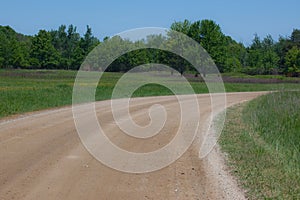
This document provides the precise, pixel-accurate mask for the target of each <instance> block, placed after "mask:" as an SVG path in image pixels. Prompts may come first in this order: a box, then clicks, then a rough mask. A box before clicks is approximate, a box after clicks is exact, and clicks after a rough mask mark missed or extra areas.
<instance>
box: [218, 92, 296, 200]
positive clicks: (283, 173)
mask: <svg viewBox="0 0 300 200" xmlns="http://www.w3.org/2000/svg"><path fill="white" fill-rule="evenodd" d="M219 143H220V145H221V147H222V149H223V151H225V152H226V154H227V155H228V162H229V166H230V168H231V171H232V173H233V174H234V175H235V176H237V177H239V180H240V183H241V185H242V186H243V188H244V189H245V191H246V194H247V197H248V198H249V199H300V92H299V91H293V92H287V91H285V92H276V93H271V94H268V95H265V96H262V97H259V98H257V99H255V100H253V101H251V102H249V103H247V104H242V105H238V106H236V107H234V108H231V109H229V110H228V112H227V117H226V123H225V127H224V129H223V133H222V134H221V137H220V140H219Z"/></svg>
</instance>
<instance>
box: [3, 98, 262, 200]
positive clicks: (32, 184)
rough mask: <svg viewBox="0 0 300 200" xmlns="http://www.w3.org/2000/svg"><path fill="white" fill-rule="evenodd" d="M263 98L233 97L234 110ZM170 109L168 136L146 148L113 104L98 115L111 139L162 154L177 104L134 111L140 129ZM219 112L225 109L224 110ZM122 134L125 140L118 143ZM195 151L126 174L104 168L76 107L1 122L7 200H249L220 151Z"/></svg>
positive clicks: (140, 102) (141, 101) (205, 112)
mask: <svg viewBox="0 0 300 200" xmlns="http://www.w3.org/2000/svg"><path fill="white" fill-rule="evenodd" d="M261 94H263V93H260V92H255V93H230V94H228V95H227V106H231V105H233V104H237V103H240V102H243V101H246V100H250V99H253V98H255V97H257V96H259V95H261ZM197 98H198V101H199V105H200V107H201V117H200V118H201V122H203V123H200V129H199V130H200V131H199V133H198V134H201V132H203V131H205V130H206V129H207V125H206V124H205V123H204V122H205V120H206V119H208V118H209V117H210V115H211V104H210V98H209V96H208V95H198V97H197ZM158 103H159V104H161V105H163V106H165V108H166V111H167V114H168V116H172V117H169V118H170V119H169V118H168V119H167V121H166V123H165V127H164V128H163V130H162V132H163V133H165V134H159V135H157V136H155V137H152V138H149V139H148V140H146V141H143V142H141V140H140V139H134V138H130V137H128V136H126V135H125V134H122V131H121V130H120V129H119V128H118V127H117V126H116V124H115V123H114V120H113V116H112V113H111V110H110V102H109V101H103V102H98V103H97V104H96V110H97V116H98V119H99V121H100V124H101V125H102V128H103V129H104V130H107V132H108V133H109V134H108V135H107V136H108V137H109V138H110V139H111V140H112V142H113V143H115V144H116V145H118V146H119V147H121V148H123V149H126V150H129V151H133V152H148V151H153V150H155V149H159V148H161V147H163V146H164V145H166V144H167V143H168V142H170V140H171V139H172V136H173V135H172V134H173V133H174V132H176V130H177V129H178V123H179V121H180V116H179V113H180V112H179V108H178V103H177V100H176V98H175V97H172V96H168V97H150V98H137V99H134V100H132V101H131V104H130V105H131V108H130V112H131V114H132V116H133V120H135V121H136V123H137V124H140V125H145V124H147V123H149V120H150V119H149V115H148V114H147V110H148V108H149V106H151V105H153V104H158ZM214 106H218V105H217V104H216V105H214ZM116 135H118V137H115V136H116ZM198 152H199V147H196V145H194V144H193V145H191V146H190V148H189V149H188V151H186V152H185V153H184V155H183V156H182V157H180V159H178V160H177V161H176V162H174V163H173V164H171V165H169V166H168V167H165V168H163V169H161V170H159V171H155V172H151V173H145V174H131V173H123V172H120V171H117V170H114V169H111V168H109V167H106V166H105V165H103V164H101V163H100V162H99V161H97V160H96V159H95V158H94V157H93V156H91V155H90V154H89V153H88V151H87V150H86V149H85V148H84V146H83V145H82V143H81V142H80V139H79V137H78V135H77V132H76V129H75V125H74V120H73V116H72V108H71V107H66V108H60V109H54V110H47V111H41V112H35V113H31V114H26V115H23V116H19V117H17V118H13V119H12V118H10V119H3V120H1V121H0V199H1V200H5V199H72V200H74V199H93V200H94V199H139V200H140V199H224V198H225V199H226V198H227V199H242V198H244V197H243V193H242V192H241V191H240V190H239V189H238V188H237V186H236V183H235V182H234V180H232V178H230V176H228V173H227V172H226V169H225V166H224V164H223V161H222V158H221V157H220V156H219V153H218V149H217V148H215V149H214V150H213V151H212V152H211V154H209V156H207V157H206V158H205V159H199V157H198Z"/></svg>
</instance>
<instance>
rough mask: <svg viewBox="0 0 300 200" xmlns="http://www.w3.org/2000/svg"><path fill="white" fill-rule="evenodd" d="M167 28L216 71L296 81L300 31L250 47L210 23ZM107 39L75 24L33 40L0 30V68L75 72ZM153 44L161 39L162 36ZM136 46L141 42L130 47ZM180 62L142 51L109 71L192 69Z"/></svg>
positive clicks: (261, 40) (44, 32)
mask: <svg viewBox="0 0 300 200" xmlns="http://www.w3.org/2000/svg"><path fill="white" fill-rule="evenodd" d="M170 29H171V30H175V31H178V32H181V33H184V34H186V35H187V36H189V37H191V38H192V39H194V40H195V41H197V42H198V43H199V44H200V45H201V46H202V47H203V48H204V49H205V50H206V51H207V52H208V53H209V54H210V56H211V57H212V59H213V60H214V62H215V64H216V66H217V67H218V69H219V71H220V72H241V73H246V74H250V75H255V74H283V75H287V76H300V30H299V29H294V30H293V31H292V33H291V34H290V36H285V37H283V36H280V37H279V39H278V41H275V40H274V39H273V38H272V37H271V35H267V36H266V37H265V38H260V37H259V36H258V35H257V34H254V38H253V40H252V43H251V44H250V45H249V46H245V45H244V44H243V43H241V42H237V41H235V40H234V39H232V38H231V37H230V36H228V35H225V34H224V33H223V32H222V29H221V27H220V25H218V24H217V23H216V22H215V21H213V20H208V19H205V20H199V21H195V22H192V21H189V20H184V21H178V22H174V23H173V24H171V26H170ZM107 39H109V38H108V37H105V38H104V39H103V40H102V41H101V40H100V39H98V38H96V37H95V36H94V35H93V33H92V29H91V27H89V26H87V28H86V32H85V33H84V34H83V35H80V34H79V33H78V32H77V29H76V26H74V25H69V26H66V25H61V26H59V27H58V29H57V30H50V31H48V30H39V31H38V33H37V34H36V35H34V36H29V35H24V34H21V33H17V32H16V31H14V30H13V29H12V28H11V27H9V26H0V68H22V69H65V70H78V69H79V67H80V66H81V64H82V62H83V61H84V59H85V57H86V56H87V55H88V54H89V52H91V50H92V49H93V48H94V47H96V46H97V45H98V44H100V43H101V42H103V41H105V40H107ZM119 39H120V40H122V39H121V38H119ZM152 39H153V40H154V39H155V40H157V41H161V42H163V40H164V38H163V37H161V36H157V38H152ZM126 42H130V41H126ZM136 42H139V43H140V42H144V41H135V42H131V43H132V45H134V43H136ZM178 60H180V59H178V58H176V55H172V54H170V53H168V52H161V51H160V50H155V49H147V48H145V49H142V50H136V51H135V52H129V53H128V54H127V55H123V56H121V57H120V58H118V59H117V60H115V61H114V62H113V63H112V64H111V65H110V67H109V68H108V69H107V71H114V72H120V71H121V72H125V71H128V70H130V69H132V68H133V67H135V66H138V65H140V64H143V63H149V62H152V63H164V64H168V65H169V66H171V67H173V68H174V69H176V70H178V71H179V72H180V73H184V72H185V71H191V70H192V68H191V66H189V64H188V63H187V62H185V61H183V62H177V61H178ZM175 61H176V62H175Z"/></svg>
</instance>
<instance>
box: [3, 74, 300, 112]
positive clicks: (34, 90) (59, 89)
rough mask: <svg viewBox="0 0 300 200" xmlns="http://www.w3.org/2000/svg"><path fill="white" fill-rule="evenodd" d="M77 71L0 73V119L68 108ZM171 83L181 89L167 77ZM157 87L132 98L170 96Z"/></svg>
mask: <svg viewBox="0 0 300 200" xmlns="http://www.w3.org/2000/svg"><path fill="white" fill-rule="evenodd" d="M76 73H77V72H76V71H64V70H3V69H1V70H0V117H4V116H9V115H13V114H19V113H24V112H29V111H36V110H41V109H46V108H52V107H59V106H64V105H70V104H71V103H72V90H73V84H74V80H75V77H76ZM122 75H123V74H122V73H104V74H103V76H102V78H101V81H100V83H99V85H98V87H97V90H96V100H105V99H110V98H111V95H112V91H113V89H114V86H115V84H116V83H117V81H118V80H119V78H120V77H121V76H122ZM163 78H164V79H165V80H166V81H167V82H169V83H170V84H173V85H176V86H178V87H180V86H181V84H179V83H178V82H176V81H174V80H173V79H172V78H170V77H167V76H166V77H163ZM190 83H191V86H192V87H193V89H194V91H195V92H196V93H198V94H200V93H207V92H208V89H207V87H206V85H205V83H202V82H193V81H192V82H190ZM225 88H226V91H227V92H240V91H266V90H282V89H299V88H300V86H299V84H288V83H284V84H244V83H225ZM171 94H172V92H171V91H170V90H168V89H167V88H165V87H162V86H159V85H157V84H147V85H145V86H143V87H141V88H139V89H138V90H137V91H135V92H134V93H133V96H134V97H142V96H162V95H171Z"/></svg>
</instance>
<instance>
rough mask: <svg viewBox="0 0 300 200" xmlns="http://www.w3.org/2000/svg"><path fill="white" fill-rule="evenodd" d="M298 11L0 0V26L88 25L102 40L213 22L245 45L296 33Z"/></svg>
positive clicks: (281, 6) (282, 4)
mask: <svg viewBox="0 0 300 200" xmlns="http://www.w3.org/2000/svg"><path fill="white" fill-rule="evenodd" d="M299 8H300V1H299V0H285V1H283V0H281V1H276V0H273V1H271V0H251V1H244V0H239V1H238V0H223V1H222V0H206V1H202V0H198V1H197V0H193V1H189V0H185V1H183V0H182V1H176V0H173V1H171V0H148V1H144V0H139V1H138V0H127V1H126V0H123V1H121V0H119V1H113V0H111V1H110V0H105V1H101V0H85V1H79V0H78V1H74V0H73V1H70V0H65V1H63V0H51V1H42V0H39V1H34V0H26V1H17V0H10V1H8V0H6V1H4V0H2V2H1V7H0V25H10V26H11V27H13V28H14V29H15V30H16V31H18V32H21V33H24V34H29V35H34V34H36V33H37V32H38V30H39V29H46V30H51V29H57V28H58V26H59V25H61V24H66V25H69V24H74V25H76V26H77V30H78V32H79V33H81V34H83V33H84V32H85V29H86V25H90V26H91V27H92V31H93V34H94V35H95V36H97V37H98V38H99V39H101V40H102V39H103V38H104V37H105V36H111V35H114V34H117V33H119V32H122V31H125V30H128V29H133V28H140V27H163V28H169V27H170V25H171V24H172V23H173V22H174V21H181V20H184V19H189V20H192V21H196V20H201V19H212V20H214V21H216V22H217V23H218V24H219V25H220V26H221V28H222V30H223V32H224V33H225V34H226V35H230V36H231V37H233V38H234V39H235V40H237V41H238V42H243V43H244V44H246V45H249V44H250V43H251V40H252V39H253V35H254V33H257V34H258V35H259V36H260V37H264V36H266V35H267V34H271V35H272V36H273V38H274V39H277V38H278V36H279V35H283V36H289V35H290V34H291V32H292V30H293V28H298V29H299V28H300V11H299Z"/></svg>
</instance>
